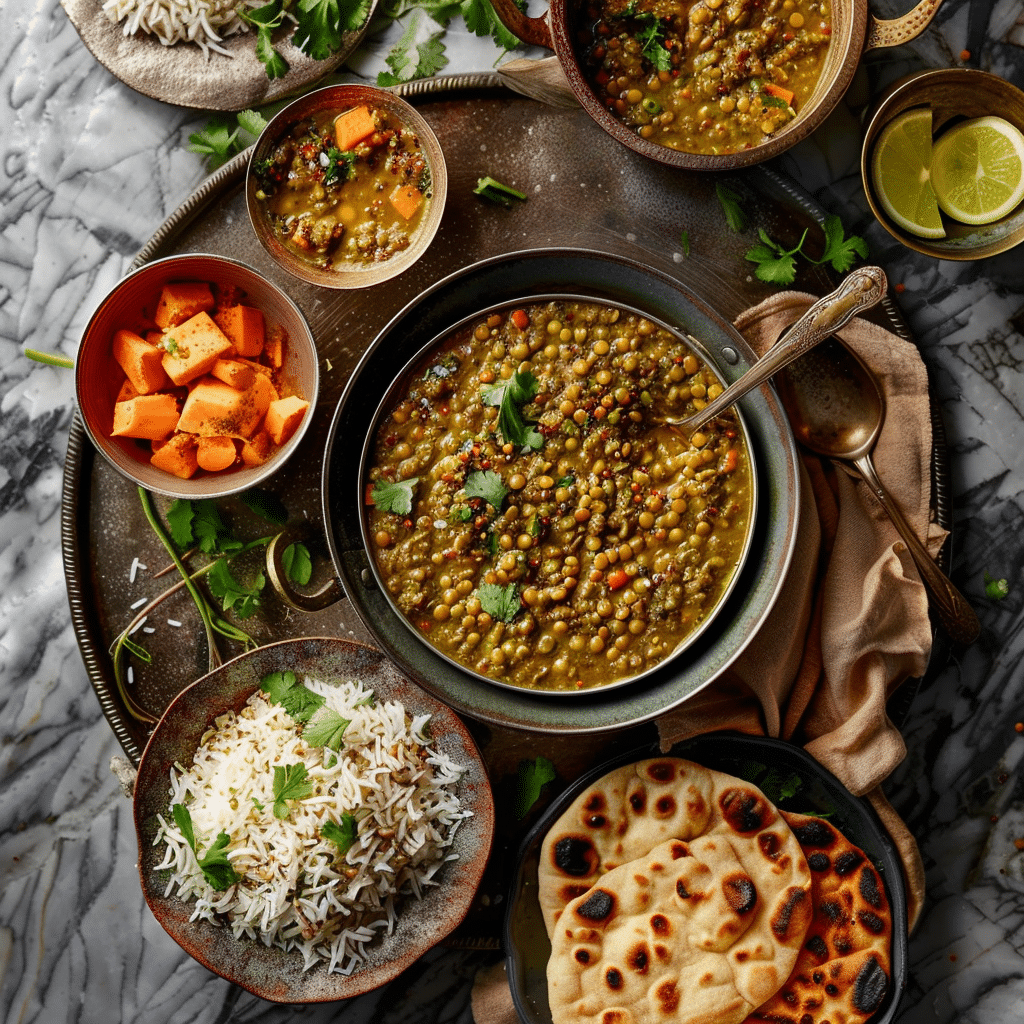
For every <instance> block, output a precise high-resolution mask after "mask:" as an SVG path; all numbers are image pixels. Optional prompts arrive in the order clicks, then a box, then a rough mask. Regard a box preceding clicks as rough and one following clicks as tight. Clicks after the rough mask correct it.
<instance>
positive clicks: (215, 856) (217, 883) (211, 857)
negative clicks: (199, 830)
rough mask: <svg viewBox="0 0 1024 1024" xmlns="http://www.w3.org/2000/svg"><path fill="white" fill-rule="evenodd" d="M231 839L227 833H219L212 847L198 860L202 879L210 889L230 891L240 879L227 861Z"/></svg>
mask: <svg viewBox="0 0 1024 1024" xmlns="http://www.w3.org/2000/svg"><path fill="white" fill-rule="evenodd" d="M230 842H231V837H230V836H229V835H228V834H227V832H221V833H220V835H218V836H217V838H216V839H215V840H214V842H213V846H211V847H210V848H209V850H207V851H206V853H204V854H203V856H202V857H200V858H199V867H200V868H201V869H202V872H203V878H205V879H206V881H207V884H208V885H209V886H210V888H211V889H216V890H217V891H218V892H224V891H225V890H226V889H230V888H231V886H233V885H234V884H235V882H237V881H239V879H240V878H241V877H242V876H241V875H239V874H238V872H237V871H235V869H234V868H233V867H232V866H231V861H229V860H228V855H227V848H228V844H229V843H230Z"/></svg>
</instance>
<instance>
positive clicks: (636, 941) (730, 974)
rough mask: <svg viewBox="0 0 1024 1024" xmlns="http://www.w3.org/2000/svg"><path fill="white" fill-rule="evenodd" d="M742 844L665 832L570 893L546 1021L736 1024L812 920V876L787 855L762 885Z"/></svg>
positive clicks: (772, 983)
mask: <svg viewBox="0 0 1024 1024" xmlns="http://www.w3.org/2000/svg"><path fill="white" fill-rule="evenodd" d="M659 763H660V762H659ZM733 781H734V782H735V781H736V780H733ZM762 799H763V798H762ZM749 846H750V844H749V843H747V842H746V841H745V840H743V839H742V837H739V838H738V839H737V841H735V842H734V841H733V839H732V837H730V836H728V835H725V834H714V835H706V836H701V837H697V838H695V839H693V840H692V841H689V842H684V841H682V840H679V839H670V840H668V841H667V842H664V843H662V844H661V845H659V846H657V847H655V849H654V850H652V851H651V852H650V853H649V854H648V855H647V856H644V857H641V858H639V859H638V860H634V861H630V862H628V863H626V864H622V865H620V866H618V867H615V868H612V869H611V870H610V871H608V872H606V873H605V874H603V875H602V876H601V878H600V880H599V881H598V882H597V884H596V885H594V887H593V888H591V889H589V890H588V891H587V892H585V893H584V894H583V895H581V896H578V897H576V898H575V899H574V900H572V902H570V903H569V905H568V906H567V907H566V908H565V909H564V911H563V912H562V914H561V915H560V916H559V919H558V921H557V924H556V926H555V929H554V933H553V935H552V938H551V958H550V959H549V961H548V972H547V976H548V1001H549V1004H550V1007H551V1020H552V1024H569V1022H572V1024H580V1022H591V1024H668V1022H671V1024H712V1022H713V1024H740V1022H741V1021H743V1019H744V1018H745V1017H746V1016H747V1015H748V1014H749V1013H750V1012H751V1010H753V1009H754V1007H756V1006H758V1005H760V1004H761V1003H763V1002H764V1001H765V1000H766V999H768V998H769V997H770V996H771V994H772V993H774V992H776V991H777V990H778V988H779V986H780V985H781V984H782V983H783V981H784V980H785V979H786V978H787V977H789V975H790V972H791V971H792V968H793V964H794V963H795V961H796V958H797V954H798V953H799V951H800V948H801V945H802V942H803V938H804V935H805V934H806V931H807V926H808V924H809V922H810V917H811V906H810V893H809V886H810V880H809V878H808V873H807V869H806V866H805V865H804V864H803V861H802V859H801V860H797V859H795V858H792V857H788V858H787V864H786V867H785V869H780V870H779V871H778V872H772V871H769V872H758V874H760V875H761V877H762V878H763V879H764V881H765V883H766V884H765V885H764V886H762V885H761V884H759V883H758V882H756V881H755V879H754V878H753V877H752V875H751V872H750V871H749V870H748V862H749V854H750V850H749ZM740 851H742V853H743V855H741V853H740ZM757 856H759V857H760V858H761V859H762V860H764V861H766V862H768V863H773V865H777V861H776V862H771V861H769V858H767V857H766V856H765V855H764V854H762V853H760V852H758V854H757Z"/></svg>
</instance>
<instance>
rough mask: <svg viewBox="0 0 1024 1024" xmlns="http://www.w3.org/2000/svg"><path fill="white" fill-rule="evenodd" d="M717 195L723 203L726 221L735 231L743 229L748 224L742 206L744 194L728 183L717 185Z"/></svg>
mask: <svg viewBox="0 0 1024 1024" xmlns="http://www.w3.org/2000/svg"><path fill="white" fill-rule="evenodd" d="M715 195H716V196H717V197H718V201H719V203H721V205H722V212H723V213H724V214H725V221H726V223H727V224H728V225H729V227H730V228H732V230H733V231H742V230H743V229H744V228H745V227H746V226H747V215H746V213H745V212H744V210H743V207H742V206H740V200H741V199H742V196H741V195H740V194H739V193H738V192H734V191H733V190H732V189H731V188H729V187H727V186H726V185H722V184H721V183H718V184H716V185H715Z"/></svg>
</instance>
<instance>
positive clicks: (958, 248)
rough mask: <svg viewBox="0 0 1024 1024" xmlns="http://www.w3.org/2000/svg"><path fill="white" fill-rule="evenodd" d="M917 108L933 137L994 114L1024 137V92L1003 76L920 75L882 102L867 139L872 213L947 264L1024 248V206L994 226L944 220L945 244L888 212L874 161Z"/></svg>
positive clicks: (954, 71)
mask: <svg viewBox="0 0 1024 1024" xmlns="http://www.w3.org/2000/svg"><path fill="white" fill-rule="evenodd" d="M913 107H930V108H931V111H932V134H933V137H935V138H937V137H938V136H939V135H940V134H941V133H942V132H943V130H945V129H946V128H950V127H952V126H953V125H955V124H957V123H958V122H960V121H963V120H966V119H968V118H973V117H983V116H985V115H987V114H994V115H997V116H998V117H1002V118H1004V119H1005V120H1007V121H1009V122H1010V123H1011V124H1012V125H1014V126H1015V127H1016V128H1018V129H1019V130H1020V131H1022V132H1024V92H1022V91H1021V90H1020V89H1018V88H1017V87H1016V86H1014V85H1011V84H1010V83H1009V82H1007V81H1006V80H1005V79H1003V78H1000V77H999V76H998V75H993V74H990V73H989V72H987V71H979V70H977V69H976V68H938V69H935V70H931V71H919V72H917V73H916V74H913V75H909V76H907V77H906V78H903V79H901V80H900V81H899V82H897V83H895V85H893V86H892V87H891V88H890V89H889V90H888V91H887V92H886V93H885V95H884V96H883V97H882V98H881V100H879V102H878V104H877V106H876V107H875V109H874V112H873V113H872V115H871V119H870V121H869V122H868V127H867V131H866V133H865V135H864V144H863V146H862V148H861V156H860V173H861V181H862V183H863V185H864V194H865V195H866V197H867V200H868V205H869V206H870V207H871V212H872V213H873V214H874V215H875V217H876V218H877V219H878V222H879V223H880V224H881V225H882V227H884V228H885V230H886V231H888V232H889V234H890V235H892V236H893V238H895V239H897V240H898V241H900V242H902V243H903V244H904V245H905V246H907V248H908V249H913V250H914V251H915V252H919V253H923V254H924V255H926V256H935V257H936V258H938V259H943V260H978V259H984V258H986V257H988V256H995V255H997V254H998V253H1001V252H1006V250H1007V249H1012V248H1013V247H1014V246H1016V245H1020V243H1021V242H1024V202H1022V203H1020V204H1018V206H1017V208H1016V209H1015V210H1013V211H1011V212H1010V213H1008V214H1007V215H1006V216H1005V217H1002V218H1000V219H999V220H998V221H995V222H994V223H992V224H976V225H971V224H960V223H958V222H957V221H954V220H952V219H950V218H949V217H947V216H945V214H943V217H942V223H943V227H945V229H946V237H945V238H920V237H918V236H917V235H914V234H911V233H910V232H909V231H906V230H905V229H903V228H902V227H900V226H899V225H898V224H896V223H895V222H894V221H893V220H892V219H891V218H890V217H889V216H888V214H887V213H886V212H885V209H884V208H883V206H882V204H881V202H880V201H879V199H878V196H877V195H876V194H875V189H874V186H873V184H872V181H871V159H872V154H873V152H874V147H875V144H876V142H877V141H878V138H879V136H880V135H881V133H882V131H883V129H884V128H885V126H886V125H887V124H889V123H890V122H891V121H892V120H893V118H895V117H898V116H899V115H900V114H902V113H903V112H904V111H906V110H910V109H911V108H913Z"/></svg>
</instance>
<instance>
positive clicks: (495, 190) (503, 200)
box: [473, 175, 526, 207]
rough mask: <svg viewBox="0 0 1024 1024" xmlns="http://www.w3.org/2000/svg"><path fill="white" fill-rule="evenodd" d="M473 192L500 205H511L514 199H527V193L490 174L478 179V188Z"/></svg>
mask: <svg viewBox="0 0 1024 1024" xmlns="http://www.w3.org/2000/svg"><path fill="white" fill-rule="evenodd" d="M473 194H474V195H478V196H480V197H481V198H483V199H486V200H488V201H489V202H492V203H498V204H499V205H500V206H505V207H510V206H511V205H512V200H513V199H519V200H525V199H526V195H525V194H524V193H523V192H520V191H519V190H518V189H514V188H512V186H511V185H505V184H503V183H502V182H500V181H498V180H497V179H496V178H492V177H490V176H489V175H488V176H486V177H483V178H477V179H476V188H475V189H473Z"/></svg>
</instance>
